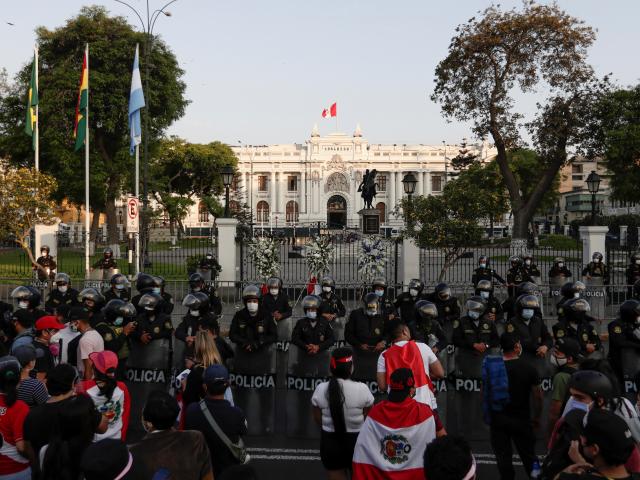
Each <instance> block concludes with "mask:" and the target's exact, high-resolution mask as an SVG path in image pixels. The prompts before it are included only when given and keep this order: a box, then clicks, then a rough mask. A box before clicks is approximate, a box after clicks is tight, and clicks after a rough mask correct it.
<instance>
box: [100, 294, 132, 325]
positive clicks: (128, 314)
mask: <svg viewBox="0 0 640 480" xmlns="http://www.w3.org/2000/svg"><path fill="white" fill-rule="evenodd" d="M102 313H103V314H104V318H106V319H107V321H108V322H110V323H113V321H114V320H115V319H116V318H118V317H122V318H125V319H132V318H135V317H136V315H137V313H138V312H136V307H134V306H133V305H132V304H130V303H129V302H125V301H124V300H120V299H119V298H114V299H113V300H109V301H108V302H107V304H106V305H105V306H104V308H103V309H102Z"/></svg>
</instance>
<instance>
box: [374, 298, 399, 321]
mask: <svg viewBox="0 0 640 480" xmlns="http://www.w3.org/2000/svg"><path fill="white" fill-rule="evenodd" d="M378 302H379V305H380V309H381V310H382V316H383V317H384V319H385V321H388V320H391V318H392V317H395V316H396V315H397V313H398V312H396V307H395V305H394V304H393V302H392V301H391V299H390V298H389V297H387V296H386V295H383V296H381V297H378Z"/></svg>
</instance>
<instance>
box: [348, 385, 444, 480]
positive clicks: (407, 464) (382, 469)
mask: <svg viewBox="0 0 640 480" xmlns="http://www.w3.org/2000/svg"><path fill="white" fill-rule="evenodd" d="M435 438H436V422H435V419H434V416H433V411H432V410H431V408H430V407H429V406H428V405H425V404H424V403H418V402H416V401H415V400H414V399H413V398H410V397H407V398H406V399H405V400H404V401H402V402H400V403H394V402H390V401H388V400H385V401H382V402H380V403H378V404H377V405H375V406H374V407H373V408H372V409H371V411H370V412H369V416H368V417H367V419H366V420H365V422H364V424H363V425H362V429H361V430H360V434H359V435H358V441H357V442H356V448H355V451H354V453H353V480H414V479H415V480H422V479H424V468H423V455H424V451H425V449H426V447H427V444H428V443H430V442H432V441H433V440H435Z"/></svg>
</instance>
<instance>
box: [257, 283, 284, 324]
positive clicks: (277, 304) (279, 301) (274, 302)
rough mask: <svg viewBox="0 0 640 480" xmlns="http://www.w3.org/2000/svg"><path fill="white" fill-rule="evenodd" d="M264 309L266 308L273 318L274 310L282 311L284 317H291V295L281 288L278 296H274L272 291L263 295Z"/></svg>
mask: <svg viewBox="0 0 640 480" xmlns="http://www.w3.org/2000/svg"><path fill="white" fill-rule="evenodd" d="M261 308H262V309H264V310H265V312H266V313H267V315H268V316H270V317H271V318H273V312H280V313H281V314H282V318H281V319H280V320H284V319H285V318H289V317H290V316H291V313H292V312H291V303H290V302H289V296H288V295H287V294H286V292H284V291H282V290H280V291H279V292H278V295H277V296H275V297H274V296H273V295H271V294H270V293H268V294H266V295H265V296H264V297H262V306H261Z"/></svg>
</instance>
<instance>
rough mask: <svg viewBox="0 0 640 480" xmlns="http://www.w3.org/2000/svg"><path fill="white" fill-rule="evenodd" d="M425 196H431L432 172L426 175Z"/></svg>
mask: <svg viewBox="0 0 640 480" xmlns="http://www.w3.org/2000/svg"><path fill="white" fill-rule="evenodd" d="M424 183H425V195H431V193H432V191H431V172H425V173H424Z"/></svg>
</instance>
